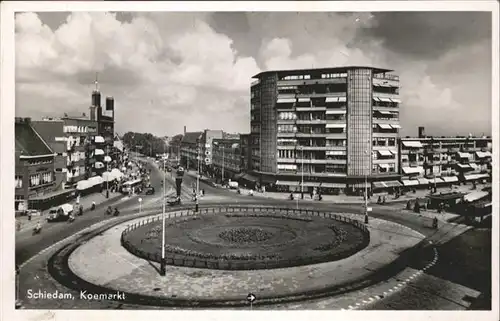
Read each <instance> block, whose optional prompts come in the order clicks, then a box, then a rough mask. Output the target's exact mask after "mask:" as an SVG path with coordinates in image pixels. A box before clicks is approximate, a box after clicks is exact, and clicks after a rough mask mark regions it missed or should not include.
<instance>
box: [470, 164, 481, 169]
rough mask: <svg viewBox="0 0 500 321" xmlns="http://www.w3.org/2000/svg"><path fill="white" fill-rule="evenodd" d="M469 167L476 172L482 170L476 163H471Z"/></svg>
mask: <svg viewBox="0 0 500 321" xmlns="http://www.w3.org/2000/svg"><path fill="white" fill-rule="evenodd" d="M469 166H470V167H472V168H473V169H474V170H479V169H480V167H479V165H476V164H474V163H470V164H469Z"/></svg>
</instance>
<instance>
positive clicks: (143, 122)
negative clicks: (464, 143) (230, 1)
mask: <svg viewBox="0 0 500 321" xmlns="http://www.w3.org/2000/svg"><path fill="white" fill-rule="evenodd" d="M40 17H42V19H41V18H40ZM50 17H52V16H50V14H49V13H43V14H36V13H21V14H18V15H17V16H16V81H17V87H16V113H17V114H19V115H21V116H32V117H34V118H37V117H41V116H44V115H52V116H57V115H61V114H62V113H64V112H72V111H75V110H78V111H81V112H86V111H87V110H88V107H89V104H90V93H91V91H92V89H93V87H94V79H95V75H96V73H98V74H99V82H100V87H101V90H102V92H103V95H105V96H107V95H110V96H114V97H115V101H116V109H117V114H116V115H117V128H118V131H119V132H123V131H128V130H133V131H144V132H152V133H155V134H158V135H165V134H170V135H172V134H176V133H179V132H182V128H183V126H184V125H186V126H187V127H188V130H193V131H194V130H201V129H204V128H211V129H219V128H222V129H224V130H227V131H230V132H246V131H248V130H249V118H250V117H249V84H250V82H251V77H252V76H253V75H255V74H257V73H259V72H260V71H263V70H272V69H298V68H311V67H314V68H319V67H332V66H345V65H369V66H376V67H383V68H390V69H394V70H395V73H397V74H399V75H400V76H401V86H402V88H401V96H402V101H403V105H402V110H401V123H402V126H403V131H402V133H403V135H410V134H415V132H416V127H417V126H420V125H425V126H426V127H428V130H427V131H428V132H430V133H433V132H435V133H436V134H439V135H441V134H442V135H445V134H457V133H463V132H490V131H491V124H489V120H488V118H489V115H490V112H491V101H490V100H491V98H490V97H491V89H490V87H491V85H490V84H491V80H490V75H489V73H491V40H490V39H489V37H490V35H491V29H488V28H491V27H489V25H488V17H487V16H485V15H484V14H483V15H482V16H481V15H479V16H478V15H477V14H472V13H459V14H458V13H457V14H449V13H434V14H428V13H425V14H421V13H374V14H371V13H293V12H292V13H290V12H282V13H266V12H255V13H243V12H240V13H188V12H186V13H130V14H123V13H104V12H95V13H85V12H78V13H67V14H65V15H60V14H59V15H54V16H53V19H52V20H51V18H50ZM441 20H442V21H443V24H440V23H439V22H440V21H441ZM45 21H49V22H50V23H48V24H45ZM463 21H467V22H468V24H463V23H462V22H463ZM49 25H50V27H49ZM428 29H432V32H425V30H428ZM474 35H476V37H474ZM461 39H463V41H462V42H460V40H461ZM471 106H474V113H472V115H469V114H470V110H471ZM450 114H453V115H456V119H455V121H454V122H446V123H444V125H443V121H442V119H446V118H447V117H448V116H449V115H450ZM228 120H229V121H228Z"/></svg>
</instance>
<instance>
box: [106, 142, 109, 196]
mask: <svg viewBox="0 0 500 321" xmlns="http://www.w3.org/2000/svg"><path fill="white" fill-rule="evenodd" d="M108 157H109V146H108V145H106V161H107V162H106V173H108V172H109V158H108ZM106 198H109V173H108V176H107V178H106Z"/></svg>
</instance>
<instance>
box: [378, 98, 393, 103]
mask: <svg viewBox="0 0 500 321" xmlns="http://www.w3.org/2000/svg"><path fill="white" fill-rule="evenodd" d="M377 98H378V99H379V100H380V101H383V102H386V103H392V100H391V99H390V98H386V97H377Z"/></svg>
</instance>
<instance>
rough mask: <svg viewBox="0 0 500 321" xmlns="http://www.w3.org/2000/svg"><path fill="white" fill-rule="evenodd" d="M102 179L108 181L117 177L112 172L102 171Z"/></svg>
mask: <svg viewBox="0 0 500 321" xmlns="http://www.w3.org/2000/svg"><path fill="white" fill-rule="evenodd" d="M102 179H103V180H104V181H105V182H110V181H114V180H115V179H117V178H116V177H114V176H113V173H112V172H104V173H102Z"/></svg>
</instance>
